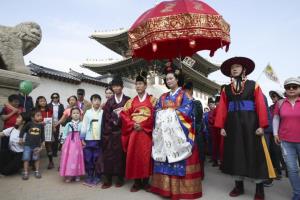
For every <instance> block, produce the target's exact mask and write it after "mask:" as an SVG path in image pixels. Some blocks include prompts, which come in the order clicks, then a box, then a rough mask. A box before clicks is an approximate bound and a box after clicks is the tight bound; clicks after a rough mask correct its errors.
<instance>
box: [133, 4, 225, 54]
mask: <svg viewBox="0 0 300 200" xmlns="http://www.w3.org/2000/svg"><path fill="white" fill-rule="evenodd" d="M229 32H230V25H229V24H228V23H227V22H226V21H225V20H224V19H223V18H222V16H221V15H220V14H219V13H217V12H216V11H215V10H214V9H213V8H211V7H210V6H209V5H207V4H206V3H204V2H202V1H198V0H174V1H164V2H161V3H160V4H158V5H157V6H155V7H154V8H152V9H150V10H148V11H146V12H145V13H144V14H143V15H141V16H140V17H139V18H138V19H137V20H136V22H135V23H134V24H133V25H132V27H131V28H130V30H129V32H128V40H129V47H130V50H131V51H132V55H133V57H140V58H144V59H147V60H152V59H169V58H175V57H180V56H191V55H193V54H194V53H196V52H197V51H201V50H210V55H211V56H213V55H214V52H215V51H216V50H217V49H219V48H222V47H224V46H225V47H226V51H227V50H228V48H229V44H230V34H229Z"/></svg>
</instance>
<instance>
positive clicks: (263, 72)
mask: <svg viewBox="0 0 300 200" xmlns="http://www.w3.org/2000/svg"><path fill="white" fill-rule="evenodd" d="M265 69H266V68H264V69H263V70H262V71H261V73H260V74H259V76H258V78H257V79H256V82H258V80H259V79H260V78H261V76H262V75H263V73H264V71H265Z"/></svg>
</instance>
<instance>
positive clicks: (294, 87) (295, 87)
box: [284, 85, 299, 90]
mask: <svg viewBox="0 0 300 200" xmlns="http://www.w3.org/2000/svg"><path fill="white" fill-rule="evenodd" d="M298 87H299V85H285V86H284V89H286V90H291V89H293V90H297V89H298Z"/></svg>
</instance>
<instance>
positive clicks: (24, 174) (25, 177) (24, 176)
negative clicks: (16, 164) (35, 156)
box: [22, 172, 29, 181]
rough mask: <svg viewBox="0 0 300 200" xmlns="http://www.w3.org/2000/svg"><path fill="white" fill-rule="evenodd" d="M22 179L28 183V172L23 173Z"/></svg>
mask: <svg viewBox="0 0 300 200" xmlns="http://www.w3.org/2000/svg"><path fill="white" fill-rule="evenodd" d="M22 179H23V180H24V181H27V180H28V179H29V174H28V172H24V173H23V175H22Z"/></svg>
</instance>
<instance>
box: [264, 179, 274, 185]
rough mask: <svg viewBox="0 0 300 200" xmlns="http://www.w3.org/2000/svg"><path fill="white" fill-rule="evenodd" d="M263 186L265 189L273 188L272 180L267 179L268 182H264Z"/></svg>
mask: <svg viewBox="0 0 300 200" xmlns="http://www.w3.org/2000/svg"><path fill="white" fill-rule="evenodd" d="M264 186H265V187H272V186H273V180H272V179H269V180H266V181H264Z"/></svg>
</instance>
